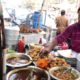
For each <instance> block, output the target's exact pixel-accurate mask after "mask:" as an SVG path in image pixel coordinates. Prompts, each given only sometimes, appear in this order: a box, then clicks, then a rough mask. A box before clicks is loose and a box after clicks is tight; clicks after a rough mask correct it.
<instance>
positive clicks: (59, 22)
mask: <svg viewBox="0 0 80 80" xmlns="http://www.w3.org/2000/svg"><path fill="white" fill-rule="evenodd" d="M55 22H56V27H57V35H58V34H60V33H62V32H63V31H64V30H65V29H66V28H67V26H68V19H67V18H66V17H65V10H62V11H61V16H58V17H56V19H55Z"/></svg>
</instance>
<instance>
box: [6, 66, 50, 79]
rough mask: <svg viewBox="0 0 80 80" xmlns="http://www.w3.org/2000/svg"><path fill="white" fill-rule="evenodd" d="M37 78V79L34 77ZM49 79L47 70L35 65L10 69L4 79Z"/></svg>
mask: <svg viewBox="0 0 80 80" xmlns="http://www.w3.org/2000/svg"><path fill="white" fill-rule="evenodd" d="M36 78H37V79H36ZM17 79H19V80H50V75H49V73H48V72H47V71H45V70H43V69H40V68H38V67H35V66H28V67H26V68H19V69H15V70H12V71H10V72H9V73H8V74H7V77H6V80H17Z"/></svg>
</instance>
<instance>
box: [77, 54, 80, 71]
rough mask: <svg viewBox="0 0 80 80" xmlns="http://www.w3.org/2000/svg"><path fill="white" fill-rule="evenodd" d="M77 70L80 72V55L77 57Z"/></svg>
mask: <svg viewBox="0 0 80 80" xmlns="http://www.w3.org/2000/svg"><path fill="white" fill-rule="evenodd" d="M77 70H78V71H80V54H78V55H77Z"/></svg>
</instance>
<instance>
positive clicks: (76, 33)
mask: <svg viewBox="0 0 80 80" xmlns="http://www.w3.org/2000/svg"><path fill="white" fill-rule="evenodd" d="M77 13H78V21H77V22H76V23H74V24H72V25H69V26H68V27H67V28H66V30H65V31H64V32H63V33H61V34H59V35H58V36H56V37H55V38H54V39H53V40H52V42H51V43H50V44H49V46H48V47H44V48H43V49H42V50H41V52H42V53H46V52H48V53H49V52H50V51H51V50H52V49H53V48H54V47H55V46H56V45H58V44H60V43H62V42H64V41H66V40H67V39H68V38H70V39H71V49H72V50H73V51H75V52H77V53H80V7H79V8H78V10H77Z"/></svg>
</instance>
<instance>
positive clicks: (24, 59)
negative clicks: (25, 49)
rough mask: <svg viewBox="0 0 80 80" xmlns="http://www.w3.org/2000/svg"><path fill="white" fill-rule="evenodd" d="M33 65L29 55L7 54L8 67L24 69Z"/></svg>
mask: <svg viewBox="0 0 80 80" xmlns="http://www.w3.org/2000/svg"><path fill="white" fill-rule="evenodd" d="M31 63H32V58H31V57H30V56H29V55H26V54H22V53H12V54H6V65H7V66H10V67H13V68H15V67H23V66H27V65H29V64H31Z"/></svg>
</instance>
